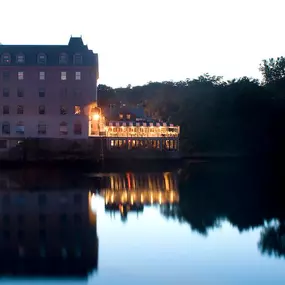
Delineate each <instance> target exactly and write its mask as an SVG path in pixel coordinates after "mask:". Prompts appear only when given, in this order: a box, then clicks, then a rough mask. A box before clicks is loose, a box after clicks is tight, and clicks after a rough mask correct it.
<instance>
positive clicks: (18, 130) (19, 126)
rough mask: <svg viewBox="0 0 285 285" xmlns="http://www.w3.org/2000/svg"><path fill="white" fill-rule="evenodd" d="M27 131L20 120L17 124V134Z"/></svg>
mask: <svg viewBox="0 0 285 285" xmlns="http://www.w3.org/2000/svg"><path fill="white" fill-rule="evenodd" d="M24 133H25V127H24V123H23V122H18V123H17V125H16V134H19V135H23V134H24Z"/></svg>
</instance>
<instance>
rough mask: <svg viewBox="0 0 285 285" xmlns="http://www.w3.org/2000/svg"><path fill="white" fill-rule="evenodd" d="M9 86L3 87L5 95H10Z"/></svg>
mask: <svg viewBox="0 0 285 285" xmlns="http://www.w3.org/2000/svg"><path fill="white" fill-rule="evenodd" d="M9 94H10V92H9V88H3V97H9Z"/></svg>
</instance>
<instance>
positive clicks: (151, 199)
mask: <svg viewBox="0 0 285 285" xmlns="http://www.w3.org/2000/svg"><path fill="white" fill-rule="evenodd" d="M150 203H151V204H153V194H152V193H151V195H150Z"/></svg>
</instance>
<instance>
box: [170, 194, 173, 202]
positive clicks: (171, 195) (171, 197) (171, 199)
mask: <svg viewBox="0 0 285 285" xmlns="http://www.w3.org/2000/svg"><path fill="white" fill-rule="evenodd" d="M170 202H173V192H172V191H171V193H170Z"/></svg>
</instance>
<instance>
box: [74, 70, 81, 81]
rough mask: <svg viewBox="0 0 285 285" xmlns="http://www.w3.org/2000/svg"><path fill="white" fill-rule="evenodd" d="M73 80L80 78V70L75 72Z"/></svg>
mask: <svg viewBox="0 0 285 285" xmlns="http://www.w3.org/2000/svg"><path fill="white" fill-rule="evenodd" d="M75 80H81V72H80V71H76V72H75Z"/></svg>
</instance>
